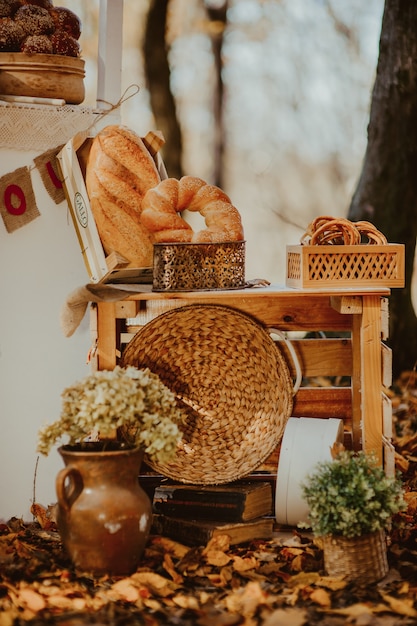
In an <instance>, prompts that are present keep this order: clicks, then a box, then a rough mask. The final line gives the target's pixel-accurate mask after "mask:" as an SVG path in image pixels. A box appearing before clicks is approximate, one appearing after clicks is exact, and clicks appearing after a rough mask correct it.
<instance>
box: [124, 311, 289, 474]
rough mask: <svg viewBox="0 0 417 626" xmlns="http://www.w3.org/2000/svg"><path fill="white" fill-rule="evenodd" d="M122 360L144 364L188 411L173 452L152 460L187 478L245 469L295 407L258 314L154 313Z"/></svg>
mask: <svg viewBox="0 0 417 626" xmlns="http://www.w3.org/2000/svg"><path fill="white" fill-rule="evenodd" d="M122 365H124V366H126V365H135V366H136V367H139V368H141V367H149V369H150V370H151V371H153V372H155V373H157V374H158V375H159V377H160V378H161V380H162V381H163V382H164V383H165V385H167V387H169V388H170V389H171V390H172V391H173V392H174V393H175V394H176V396H177V398H178V402H179V406H180V407H181V408H182V410H183V411H184V416H185V423H184V425H183V426H182V430H183V437H182V440H181V442H180V445H179V449H178V454H177V455H176V457H175V459H174V460H173V461H170V462H169V463H166V464H162V463H156V462H152V463H149V464H150V465H151V467H152V468H153V469H155V470H156V471H158V472H160V473H161V474H163V475H165V476H168V477H170V478H173V479H175V480H178V481H181V482H184V483H192V484H207V485H208V484H212V485H215V484H221V483H226V482H231V481H233V480H237V479H239V478H242V477H244V476H247V475H248V474H250V473H251V472H253V471H254V470H255V469H256V468H257V467H258V466H259V465H261V464H262V463H263V461H264V460H265V459H266V458H267V457H268V456H269V455H270V454H271V453H272V451H273V450H274V448H275V447H276V446H277V445H278V443H279V441H280V439H281V437H282V434H283V431H284V427H285V424H286V421H287V419H288V417H289V416H290V414H291V411H292V403H293V385H292V380H291V378H290V374H289V370H288V366H287V363H286V361H285V359H284V357H283V355H282V353H281V352H280V350H279V349H278V347H277V346H276V345H275V343H274V341H273V340H272V339H271V337H270V335H269V334H268V332H267V331H266V330H265V329H264V328H263V327H262V326H261V325H260V324H259V323H258V322H257V321H256V320H254V319H253V318H251V317H249V316H248V315H246V314H243V313H241V312H240V311H237V310H235V309H232V308H230V307H226V306H221V305H198V304H195V305H194V304H193V305H187V306H184V307H181V308H178V309H174V310H171V311H168V312H166V313H163V314H162V315H159V316H158V317H157V318H155V319H154V320H152V321H151V322H149V323H148V324H146V325H145V326H144V327H143V328H142V329H141V330H139V332H138V333H137V334H136V335H135V336H134V338H133V339H132V340H131V341H130V343H129V344H128V346H127V348H126V350H125V352H124V354H123V357H122ZM147 462H149V461H148V460H147Z"/></svg>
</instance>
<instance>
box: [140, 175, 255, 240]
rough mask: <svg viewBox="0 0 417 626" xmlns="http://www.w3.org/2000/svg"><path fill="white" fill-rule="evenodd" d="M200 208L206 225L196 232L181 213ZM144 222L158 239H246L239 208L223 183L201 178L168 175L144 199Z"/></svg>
mask: <svg viewBox="0 0 417 626" xmlns="http://www.w3.org/2000/svg"><path fill="white" fill-rule="evenodd" d="M185 209H187V210H188V211H196V212H199V213H200V215H201V216H202V217H203V218H204V220H205V224H206V228H205V229H203V230H200V231H198V232H194V231H193V229H192V228H191V226H190V225H189V224H188V223H187V222H186V221H185V220H184V219H183V218H182V217H181V216H180V215H179V213H180V211H184V210H185ZM141 222H142V224H143V226H145V228H146V229H147V230H148V231H149V233H151V235H152V237H154V240H155V242H157V243H161V242H166V243H169V242H189V243H225V242H227V241H243V237H244V234H243V227H242V222H241V218H240V214H239V212H238V210H237V209H236V208H235V207H234V206H233V205H232V203H231V201H230V198H229V196H227V195H226V194H225V193H224V191H222V190H221V189H220V188H219V187H215V186H214V185H209V184H207V183H206V182H205V181H204V180H202V179H201V178H196V177H194V176H183V177H182V178H180V179H179V180H177V179H176V178H167V179H165V180H163V181H161V182H160V183H159V184H158V185H156V187H154V188H153V189H149V191H147V192H146V194H145V196H144V197H143V200H142V213H141Z"/></svg>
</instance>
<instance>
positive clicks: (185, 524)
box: [151, 514, 274, 546]
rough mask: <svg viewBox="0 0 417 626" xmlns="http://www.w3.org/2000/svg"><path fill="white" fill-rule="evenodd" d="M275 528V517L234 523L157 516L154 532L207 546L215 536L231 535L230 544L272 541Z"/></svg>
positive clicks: (155, 515)
mask: <svg viewBox="0 0 417 626" xmlns="http://www.w3.org/2000/svg"><path fill="white" fill-rule="evenodd" d="M273 528H274V520H273V518H272V517H261V518H258V519H255V520H251V521H249V522H232V523H230V522H215V521H211V522H203V521H201V520H188V519H187V520H185V519H178V518H176V517H168V516H166V515H158V514H154V515H153V522H152V529H151V532H152V533H153V534H155V535H162V536H164V537H169V538H170V539H174V540H175V541H179V542H180V543H184V544H186V545H190V546H198V545H206V543H207V542H208V541H209V540H210V539H212V538H213V537H216V536H218V535H228V537H229V539H230V544H231V545H234V544H239V543H245V542H246V541H252V540H254V539H271V538H272V534H273Z"/></svg>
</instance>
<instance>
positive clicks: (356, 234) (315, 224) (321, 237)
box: [300, 215, 387, 246]
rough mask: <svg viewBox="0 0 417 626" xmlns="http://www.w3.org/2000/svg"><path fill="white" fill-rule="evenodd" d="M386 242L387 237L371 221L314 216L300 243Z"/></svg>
mask: <svg viewBox="0 0 417 626" xmlns="http://www.w3.org/2000/svg"><path fill="white" fill-rule="evenodd" d="M363 239H365V240H366V243H368V244H380V245H384V244H386V243H387V238H386V237H385V235H383V234H382V233H381V232H380V231H379V230H378V229H377V228H376V227H375V226H374V225H373V224H371V222H366V221H360V222H351V221H350V220H348V219H345V218H344V217H337V218H335V217H329V216H327V215H321V216H320V217H316V219H314V220H313V221H312V222H311V223H310V224H309V225H308V227H307V230H306V232H305V233H304V235H303V236H302V237H301V239H300V243H302V244H307V245H312V246H315V245H326V244H327V245H358V244H360V243H362V242H363Z"/></svg>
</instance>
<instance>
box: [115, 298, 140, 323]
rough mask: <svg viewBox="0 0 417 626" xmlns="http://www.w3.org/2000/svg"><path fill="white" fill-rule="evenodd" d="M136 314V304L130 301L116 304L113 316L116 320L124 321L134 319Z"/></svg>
mask: <svg viewBox="0 0 417 626" xmlns="http://www.w3.org/2000/svg"><path fill="white" fill-rule="evenodd" d="M137 312H138V303H137V302H132V301H130V300H121V301H119V302H116V305H115V309H114V314H115V316H116V317H117V318H120V319H126V318H129V317H136V315H137Z"/></svg>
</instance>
